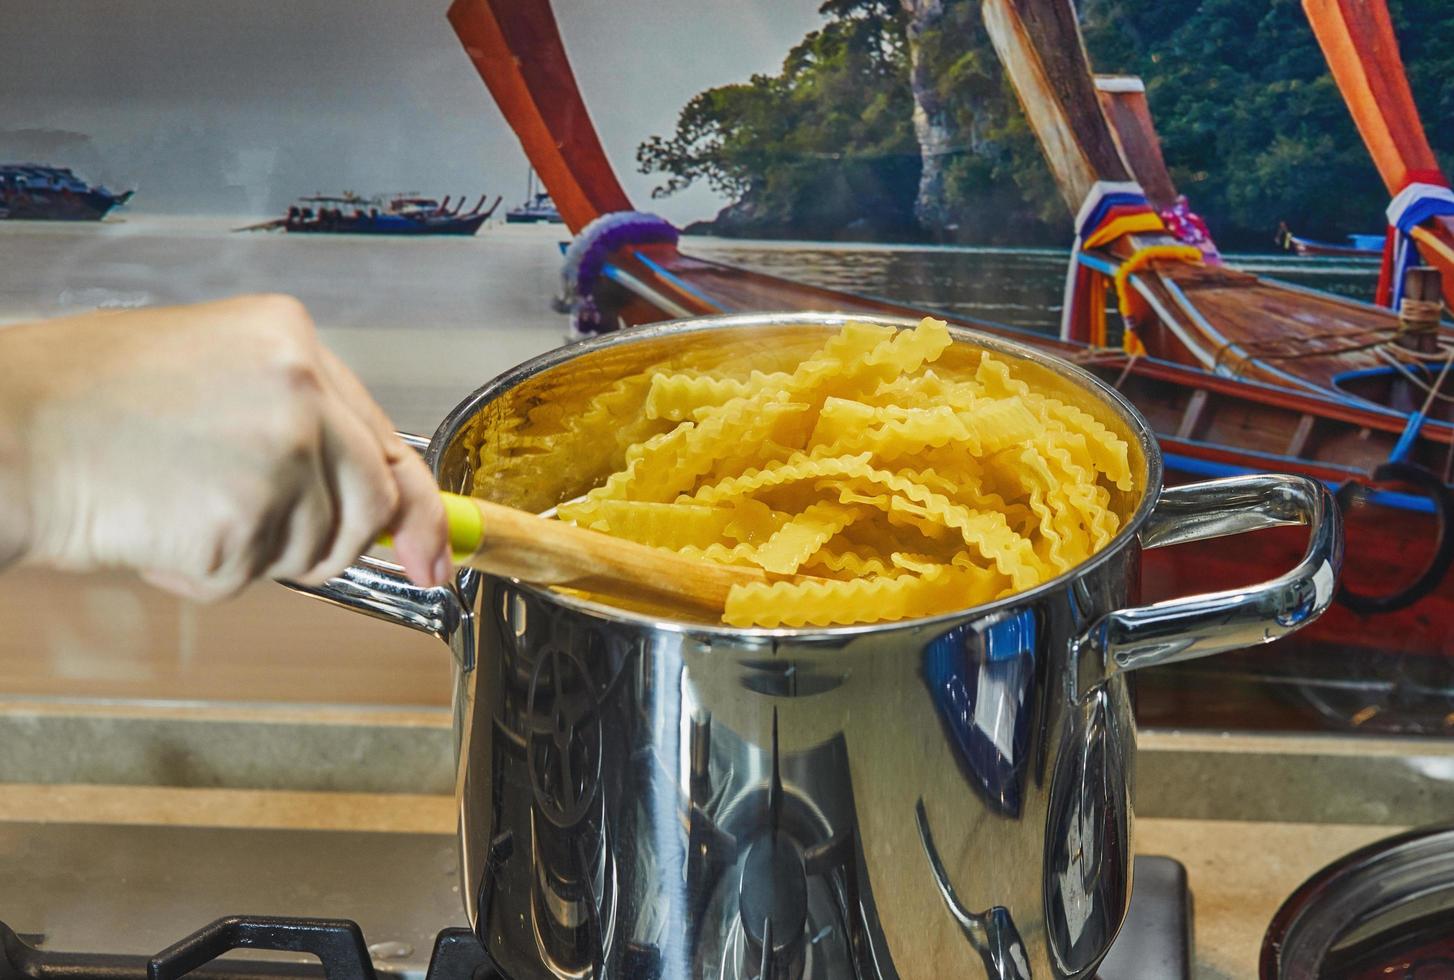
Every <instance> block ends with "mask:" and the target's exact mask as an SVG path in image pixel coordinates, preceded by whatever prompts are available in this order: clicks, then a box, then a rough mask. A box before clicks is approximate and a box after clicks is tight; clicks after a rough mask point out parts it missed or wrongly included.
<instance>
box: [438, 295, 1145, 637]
mask: <svg viewBox="0 0 1454 980" xmlns="http://www.w3.org/2000/svg"><path fill="white" fill-rule="evenodd" d="M921 319H922V318H919V319H915V318H912V317H894V316H874V315H869V314H863V315H860V314H856V313H817V312H799V311H787V312H779V313H772V312H768V313H735V314H727V315H718V316H702V317H687V318H683V319H678V320H668V321H664V322H662V323H654V324H651V325H649V326H642V327H630V328H627V329H625V330H619V331H615V332H612V333H608V334H602V335H600V336H597V337H593V338H591V339H589V340H584V341H580V342H578V343H571V344H565V345H563V346H561V347H556V348H554V349H552V350H549V351H546V352H545V353H543V354H540V355H537V356H536V357H533V358H531V359H530V360H528V361H524V362H523V363H521V364H518V365H516V366H515V367H513V368H510V369H509V370H508V371H505V372H503V373H501V374H499V375H496V376H495V377H494V378H492V379H491V380H489V381H487V382H485V383H484V384H483V385H481V386H480V387H479V388H477V389H475V390H474V391H473V392H472V393H471V394H470V395H469V396H468V397H466V398H465V399H464V400H462V401H461V402H460V403H459V404H458V405H456V406H455V407H454V408H453V409H452V410H451V411H450V413H449V414H448V415H446V416H445V418H444V420H443V421H442V422H440V424H439V426H438V428H436V429H435V430H434V435H433V436H431V437H430V440H429V448H428V449H427V450H425V453H424V462H425V464H426V465H427V466H428V467H429V469H430V472H432V473H433V474H434V476H435V477H436V478H438V476H439V464H440V460H441V459H442V458H443V455H444V450H445V448H446V447H448V446H449V444H450V443H451V442H452V441H453V440H454V438H455V436H456V435H458V434H459V431H460V429H461V428H463V426H464V425H465V424H466V423H467V422H469V421H470V420H472V419H473V418H475V416H477V415H478V414H479V413H480V412H481V411H482V410H483V409H484V408H485V407H486V406H487V405H489V404H490V403H491V402H492V401H494V400H495V399H496V398H499V397H500V396H501V395H503V394H504V393H505V392H507V391H509V390H511V389H513V388H515V387H517V386H518V385H520V384H521V383H523V382H525V381H528V380H529V379H531V378H533V377H535V376H536V375H539V374H541V373H543V372H545V371H548V370H551V369H552V368H556V367H559V366H560V365H562V364H565V363H567V362H569V361H572V360H575V359H576V358H577V357H579V356H581V355H582V354H587V353H591V352H594V351H600V350H607V349H610V348H612V347H616V346H619V345H622V344H633V343H641V342H644V341H649V340H653V339H656V338H659V337H664V336H668V335H672V334H679V333H697V332H705V331H711V330H725V329H732V328H741V327H777V326H784V327H791V326H811V327H836V326H842V325H843V324H844V323H847V322H849V321H853V322H858V323H874V324H881V325H883V326H890V327H899V328H904V327H914V326H917V325H918V324H919V322H920V320H921ZM949 332H950V334H951V335H952V336H953V337H954V339H955V340H956V341H965V342H968V343H972V344H975V345H977V346H980V347H984V348H987V349H989V350H993V351H997V352H999V353H1004V354H1008V355H1010V356H1012V357H1018V358H1023V359H1025V360H1029V361H1032V362H1034V363H1036V364H1038V365H1040V366H1041V367H1044V368H1046V369H1047V370H1050V371H1053V372H1054V373H1056V374H1058V375H1060V376H1061V377H1062V378H1064V379H1066V380H1067V381H1070V382H1071V383H1073V384H1075V385H1077V386H1078V387H1080V388H1082V389H1084V390H1087V391H1089V392H1090V393H1092V394H1094V395H1096V396H1097V397H1099V398H1100V399H1101V401H1103V402H1104V403H1106V404H1107V405H1109V406H1110V408H1111V409H1112V410H1113V411H1115V412H1116V413H1118V414H1119V415H1120V416H1121V418H1122V421H1123V422H1125V424H1126V427H1127V428H1128V429H1129V430H1130V431H1131V432H1132V433H1133V434H1134V435H1135V437H1136V439H1137V441H1138V442H1139V444H1140V446H1141V452H1142V457H1143V458H1144V459H1145V461H1146V468H1145V469H1146V479H1145V488H1144V491H1143V493H1142V494H1141V500H1140V501H1139V502H1138V503H1137V505H1136V510H1135V511H1134V512H1133V513H1132V514H1131V516H1130V518H1128V519H1127V520H1126V522H1125V524H1123V525H1122V527H1121V530H1120V531H1118V532H1117V533H1116V536H1115V537H1114V538H1112V539H1111V541H1110V543H1108V544H1107V545H1106V546H1105V547H1104V548H1102V549H1101V550H1100V551H1098V552H1096V553H1095V554H1094V555H1092V556H1091V557H1089V558H1087V559H1086V560H1085V561H1083V562H1081V563H1080V564H1079V565H1076V566H1074V567H1073V568H1070V569H1067V570H1066V571H1064V572H1062V573H1061V574H1059V575H1057V576H1056V577H1055V578H1052V579H1048V580H1046V581H1044V582H1041V583H1040V584H1039V585H1037V586H1035V587H1034V588H1032V589H1026V590H1024V591H1022V592H1016V593H1014V594H1012V595H1008V596H1005V597H1004V598H1003V599H996V600H995V601H994V602H988V603H984V604H982V605H978V606H969V607H966V608H965V609H960V610H956V611H954V612H950V613H941V614H939V615H937V616H921V617H919V618H916V619H899V620H892V621H889V622H876V623H855V624H852V625H846V626H826V627H774V628H766V627H750V628H742V627H735V626H728V625H726V624H723V623H706V622H691V621H688V620H680V619H664V618H661V617H657V616H651V615H647V614H644V613H638V612H632V611H630V610H627V609H622V608H620V607H618V606H613V605H610V604H609V603H604V602H594V601H591V600H589V599H582V598H578V597H576V596H572V595H566V594H564V593H561V592H557V591H555V590H553V589H550V588H548V587H543V586H536V585H531V584H529V583H526V582H519V581H517V580H512V581H514V582H515V585H516V587H517V588H520V589H522V590H524V591H527V592H530V593H532V594H534V595H537V596H540V597H542V598H546V599H548V600H549V601H551V602H556V603H559V604H561V605H563V606H567V607H569V608H572V609H575V610H577V611H580V612H585V613H589V614H591V615H594V616H597V617H602V618H606V619H611V620H614V621H616V622H623V623H630V624H633V625H636V626H644V627H649V628H651V629H654V630H665V631H670V632H679V633H694V634H699V635H702V636H704V637H711V638H723V639H725V638H728V637H730V638H732V639H734V640H738V641H741V640H744V639H763V640H775V639H793V640H809V639H819V638H821V639H823V640H825V641H831V640H836V639H844V638H849V637H854V636H859V635H863V634H865V633H877V632H888V631H893V630H912V629H918V628H924V627H934V626H938V625H941V624H947V623H951V622H957V621H962V620H963V619H964V618H965V616H966V614H969V613H973V614H974V615H975V616H976V617H983V616H991V615H994V614H996V613H999V612H1003V611H1005V610H1009V609H1013V608H1016V607H1018V606H1021V605H1023V604H1024V603H1026V602H1033V601H1034V600H1036V599H1038V598H1040V597H1041V596H1043V595H1046V594H1048V593H1050V592H1052V591H1055V590H1058V589H1061V588H1064V587H1065V585H1066V584H1067V583H1069V582H1071V581H1073V580H1075V579H1077V578H1080V577H1082V576H1084V575H1085V574H1087V573H1088V572H1090V571H1092V570H1093V569H1095V568H1097V567H1099V566H1100V565H1102V564H1104V563H1105V562H1107V561H1110V560H1111V559H1112V558H1113V557H1115V556H1116V555H1118V554H1119V553H1120V552H1121V551H1122V550H1123V549H1124V548H1125V547H1126V546H1127V545H1128V544H1130V543H1131V541H1132V540H1133V539H1134V538H1135V537H1136V535H1137V534H1138V533H1139V532H1140V530H1141V526H1142V525H1143V524H1145V522H1146V519H1147V518H1148V517H1149V516H1150V514H1151V512H1152V510H1154V509H1155V507H1156V502H1157V500H1159V499H1160V496H1161V490H1162V478H1163V465H1162V458H1161V447H1160V445H1159V443H1158V442H1157V441H1156V436H1155V434H1154V433H1153V432H1152V430H1151V425H1150V423H1149V422H1147V421H1146V419H1145V417H1143V416H1142V415H1141V413H1140V412H1139V411H1137V410H1136V408H1135V406H1133V405H1132V404H1131V403H1130V401H1128V400H1127V399H1126V397H1125V396H1124V395H1122V394H1121V393H1120V392H1119V391H1117V390H1116V389H1115V388H1113V387H1111V386H1110V385H1108V384H1106V383H1105V382H1104V381H1102V380H1101V379H1100V378H1097V377H1096V376H1095V375H1093V374H1091V373H1090V372H1089V371H1087V370H1085V369H1084V368H1082V367H1080V366H1079V365H1076V364H1073V363H1071V362H1070V361H1067V360H1065V359H1063V358H1060V357H1057V356H1055V355H1053V354H1049V353H1046V352H1045V351H1041V350H1037V349H1036V348H1034V347H1031V346H1029V345H1028V344H1022V343H1019V342H1017V341H1013V340H1006V339H1004V338H1002V337H999V336H996V335H994V334H989V333H984V332H982V331H979V330H973V329H970V328H968V327H962V326H958V325H956V324H954V323H950V324H949ZM480 574H483V573H480Z"/></svg>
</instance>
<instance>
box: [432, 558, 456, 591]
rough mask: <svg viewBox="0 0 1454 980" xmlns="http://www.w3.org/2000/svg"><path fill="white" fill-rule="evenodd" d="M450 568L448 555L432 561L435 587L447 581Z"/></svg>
mask: <svg viewBox="0 0 1454 980" xmlns="http://www.w3.org/2000/svg"><path fill="white" fill-rule="evenodd" d="M451 567H452V563H451V562H450V560H449V555H447V554H445V555H440V556H439V557H438V558H436V559H434V584H435V585H443V584H444V583H445V582H448V581H449V573H450V571H451Z"/></svg>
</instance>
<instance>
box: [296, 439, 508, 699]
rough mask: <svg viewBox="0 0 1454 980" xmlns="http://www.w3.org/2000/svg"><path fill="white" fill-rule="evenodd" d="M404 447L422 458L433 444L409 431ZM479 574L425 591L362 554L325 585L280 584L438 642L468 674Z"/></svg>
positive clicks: (460, 575) (464, 572)
mask: <svg viewBox="0 0 1454 980" xmlns="http://www.w3.org/2000/svg"><path fill="white" fill-rule="evenodd" d="M398 436H399V438H400V439H402V440H403V441H404V443H405V445H407V446H409V447H410V448H411V449H414V450H415V451H417V452H419V453H421V454H422V453H423V452H424V451H425V450H426V449H428V448H429V440H428V439H425V438H424V437H422V436H416V435H411V434H410V433H407V432H400V433H398ZM478 578H479V576H478V573H476V572H474V571H471V570H469V569H461V570H460V571H458V572H457V573H456V576H455V581H454V583H453V584H452V585H441V586H438V587H436V588H433V589H425V588H421V587H420V586H417V585H415V584H414V583H413V582H411V581H409V578H408V576H406V575H405V574H404V569H403V568H401V567H400V566H399V565H396V564H395V563H393V562H389V561H384V560H383V559H381V558H374V557H372V556H371V555H363V556H362V557H360V558H359V559H358V560H357V561H355V562H354V563H353V564H352V565H350V566H348V567H347V568H345V569H344V570H343V572H342V573H341V574H339V575H336V576H334V577H333V578H331V579H329V580H328V581H326V582H324V583H323V584H322V585H303V584H301V583H299V582H289V581H280V583H279V584H281V585H283V586H285V587H287V588H289V589H292V590H293V591H294V592H301V593H303V594H304V595H310V596H313V597H314V598H315V599H322V600H323V601H324V602H327V603H331V604H332V605H335V606H342V607H344V608H345V609H352V610H354V611H355V612H361V613H363V614H364V615H365V616H372V617H374V618H375V619H382V620H386V621H388V622H391V623H398V624H399V625H401V626H407V627H409V628H410V629H416V630H419V631H420V632H422V633H428V634H429V635H430V636H435V637H438V638H439V639H441V640H443V641H444V642H445V643H446V644H448V645H449V648H450V650H451V651H452V652H453V653H454V658H455V660H456V661H458V662H459V665H460V667H461V668H463V669H464V670H470V669H472V668H473V667H474V664H475V634H474V629H473V628H472V627H473V620H474V604H473V602H471V601H470V600H469V598H468V597H469V596H472V595H473V593H474V590H475V587H476V583H477V580H478Z"/></svg>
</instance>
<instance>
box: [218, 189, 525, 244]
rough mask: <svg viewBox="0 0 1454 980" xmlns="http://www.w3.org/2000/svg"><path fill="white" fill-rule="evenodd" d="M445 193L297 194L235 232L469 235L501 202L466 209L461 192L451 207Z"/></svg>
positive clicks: (481, 202) (482, 202)
mask: <svg viewBox="0 0 1454 980" xmlns="http://www.w3.org/2000/svg"><path fill="white" fill-rule="evenodd" d="M450 200H451V199H450V198H449V197H446V198H445V199H444V200H443V201H442V202H441V201H439V200H436V199H435V198H432V197H419V196H417V195H410V194H396V195H394V196H393V197H391V198H389V199H387V200H385V199H384V198H381V197H372V198H365V197H360V196H359V195H357V194H343V195H340V196H338V197H330V196H326V195H314V196H312V197H304V198H299V199H298V201H297V203H295V204H293V205H291V206H290V207H289V208H288V214H287V216H286V217H283V218H276V219H274V220H272V221H264V222H261V223H259V224H255V225H248V226H247V227H245V228H239V229H238V231H267V230H272V229H281V230H283V231H288V232H298V233H304V234H335V235H473V234H474V233H475V232H477V231H479V230H480V226H481V225H483V224H484V223H485V222H486V221H488V220H489V219H490V216H491V215H493V214H494V213H495V209H496V208H498V207H499V206H500V198H499V197H496V198H495V202H494V203H493V204H491V205H490V207H489V208H488V209H485V201H486V200H488V195H485V194H481V195H480V199H479V200H478V201H476V202H475V205H474V207H473V208H472V209H470V210H469V211H465V210H464V205H465V199H464V197H460V199H459V201H458V202H457V203H456V204H455V207H454V210H453V211H451V210H450V209H449V202H450Z"/></svg>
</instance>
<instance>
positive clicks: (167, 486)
mask: <svg viewBox="0 0 1454 980" xmlns="http://www.w3.org/2000/svg"><path fill="white" fill-rule="evenodd" d="M0 510H7V511H8V513H5V514H0V566H3V564H4V563H5V562H6V560H7V557H8V558H12V559H13V558H19V559H20V560H22V561H25V562H30V563H36V564H46V565H51V566H54V567H58V568H64V569H73V570H90V569H97V568H105V567H124V568H132V569H136V570H138V571H140V572H142V573H143V575H144V576H145V577H146V578H147V579H148V580H149V581H151V582H153V583H155V584H157V585H160V586H162V587H163V588H166V589H169V590H170V591H173V592H176V593H179V594H181V595H184V596H187V597H189V598H197V599H215V598H220V597H223V596H227V595H231V594H232V593H235V592H236V591H238V590H239V589H241V588H242V587H243V586H245V585H247V584H248V583H249V582H251V581H253V580H255V579H259V578H291V579H296V580H298V581H300V582H305V583H313V584H316V583H318V582H321V581H322V580H323V579H325V578H327V577H329V576H330V575H334V574H337V573H338V572H340V571H342V569H343V568H344V566H346V565H347V564H348V563H349V562H350V561H351V560H353V559H354V558H356V557H357V556H358V555H359V554H360V553H361V552H363V551H364V550H365V549H366V548H367V547H368V546H369V545H370V544H371V543H372V542H373V541H374V539H375V538H376V536H377V535H378V534H379V533H381V532H383V531H387V532H389V533H391V534H392V535H393V538H394V548H395V551H396V553H397V554H398V557H399V560H400V562H401V563H402V564H403V565H404V568H405V570H406V571H407V572H408V574H409V576H410V578H412V579H413V580H414V581H416V582H418V583H419V584H421V585H437V584H440V583H442V582H444V581H445V580H446V579H447V578H448V576H449V573H450V556H449V546H448V537H447V534H446V531H445V522H444V509H443V506H442V505H441V503H440V500H439V494H438V489H437V487H436V486H435V483H434V480H433V478H432V477H431V476H430V474H429V471H428V469H427V468H426V467H425V466H424V464H423V462H422V461H421V460H420V459H419V457H418V456H417V455H416V454H415V453H414V452H413V451H411V450H410V449H409V448H408V447H407V446H405V445H404V444H403V443H402V442H401V441H400V440H399V438H398V437H397V436H396V435H395V434H394V431H393V427H392V426H391V425H390V423H389V421H388V419H387V418H386V417H385V415H384V413H383V411H382V410H381V409H380V408H379V407H378V405H377V404H375V402H374V401H373V399H372V398H370V397H369V395H368V393H367V391H365V389H364V387H363V385H362V383H361V382H360V381H359V380H358V378H356V377H355V376H354V375H353V373H352V372H351V371H349V370H348V368H347V367H345V366H344V365H343V364H342V362H340V361H339V360H338V359H337V358H336V357H335V356H334V355H333V354H332V353H330V352H329V351H328V350H327V349H326V348H325V347H324V346H323V345H322V343H321V342H320V341H319V339H318V336H317V334H316V333H315V331H314V329H313V322H312V320H311V318H310V317H309V316H308V313H307V311H306V310H305V309H304V308H303V306H302V305H301V304H300V303H298V301H297V300H294V299H291V298H289V297H285V296H243V297H238V298H235V299H229V300H223V301H220V302H214V303H205V304H200V305H196V306H181V307H169V308H158V309H142V310H128V311H124V312H99V313H90V314H85V315H82V316H76V317H70V318H67V319H62V320H53V321H49V322H45V323H36V324H27V325H21V326H17V327H10V328H6V329H0ZM7 552H8V556H7Z"/></svg>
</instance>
